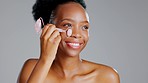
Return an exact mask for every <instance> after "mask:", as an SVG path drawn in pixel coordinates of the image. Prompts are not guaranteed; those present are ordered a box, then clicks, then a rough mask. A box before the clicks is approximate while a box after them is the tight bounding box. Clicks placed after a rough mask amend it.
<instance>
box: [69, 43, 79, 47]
mask: <svg viewBox="0 0 148 83" xmlns="http://www.w3.org/2000/svg"><path fill="white" fill-rule="evenodd" d="M68 44H69V45H71V46H75V47H77V46H80V44H79V43H68Z"/></svg>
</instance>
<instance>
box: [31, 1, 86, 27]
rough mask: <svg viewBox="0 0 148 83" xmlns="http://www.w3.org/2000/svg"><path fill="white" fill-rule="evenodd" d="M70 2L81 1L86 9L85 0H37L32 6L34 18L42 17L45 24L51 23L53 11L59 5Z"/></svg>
mask: <svg viewBox="0 0 148 83" xmlns="http://www.w3.org/2000/svg"><path fill="white" fill-rule="evenodd" d="M68 2H75V3H79V4H80V5H81V6H82V7H83V8H84V9H86V4H85V2H84V0H36V2H35V4H34V5H33V7H32V9H33V10H32V14H33V17H34V20H35V21H36V20H37V19H39V18H40V17H42V18H43V20H44V23H45V24H47V23H49V20H50V16H51V14H52V11H53V10H55V9H56V8H57V7H58V6H59V5H61V4H64V3H68Z"/></svg>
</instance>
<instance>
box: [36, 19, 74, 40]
mask: <svg viewBox="0 0 148 83" xmlns="http://www.w3.org/2000/svg"><path fill="white" fill-rule="evenodd" d="M42 25H43V26H44V21H43V19H42V18H41V17H40V18H39V19H38V20H37V21H36V23H35V27H34V28H35V31H36V32H37V33H41V32H42ZM56 29H57V30H58V31H59V32H65V33H66V35H67V37H70V36H71V35H72V29H66V30H63V29H60V28H56Z"/></svg>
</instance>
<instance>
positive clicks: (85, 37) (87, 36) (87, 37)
mask: <svg viewBox="0 0 148 83" xmlns="http://www.w3.org/2000/svg"><path fill="white" fill-rule="evenodd" d="M82 35H83V38H84V40H85V41H86V42H87V41H88V40H89V31H87V32H84V33H82Z"/></svg>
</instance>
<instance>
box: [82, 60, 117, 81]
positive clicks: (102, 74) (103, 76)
mask: <svg viewBox="0 0 148 83" xmlns="http://www.w3.org/2000/svg"><path fill="white" fill-rule="evenodd" d="M84 62H85V63H86V64H87V65H88V66H89V68H92V69H93V70H95V71H94V72H95V75H96V81H97V82H98V81H99V82H100V83H102V82H103V83H120V78H119V75H118V72H117V71H116V70H115V69H114V68H112V67H110V66H107V65H104V64H98V63H94V62H90V61H86V60H84Z"/></svg>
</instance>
